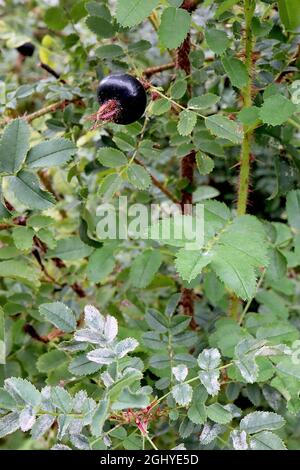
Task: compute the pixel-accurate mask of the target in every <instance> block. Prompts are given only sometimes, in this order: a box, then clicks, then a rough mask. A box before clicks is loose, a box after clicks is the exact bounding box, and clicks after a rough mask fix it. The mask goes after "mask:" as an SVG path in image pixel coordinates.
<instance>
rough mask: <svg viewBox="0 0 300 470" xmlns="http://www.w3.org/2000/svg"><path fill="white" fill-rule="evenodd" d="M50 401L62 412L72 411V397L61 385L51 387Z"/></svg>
mask: <svg viewBox="0 0 300 470" xmlns="http://www.w3.org/2000/svg"><path fill="white" fill-rule="evenodd" d="M51 402H52V404H53V405H54V406H56V407H57V408H58V409H59V410H61V411H62V412H63V413H70V412H71V411H72V405H73V400H72V397H71V395H70V394H69V393H68V392H67V390H65V389H64V388H63V387H59V386H57V387H53V388H52V389H51Z"/></svg>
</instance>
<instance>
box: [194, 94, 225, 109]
mask: <svg viewBox="0 0 300 470" xmlns="http://www.w3.org/2000/svg"><path fill="white" fill-rule="evenodd" d="M219 101H220V97H219V96H217V95H214V94H213V93H206V94H205V95H202V96H195V97H194V98H191V99H190V100H189V102H188V107H189V108H191V109H207V108H211V107H212V106H214V105H215V104H216V103H218V102H219Z"/></svg>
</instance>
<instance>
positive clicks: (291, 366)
mask: <svg viewBox="0 0 300 470" xmlns="http://www.w3.org/2000/svg"><path fill="white" fill-rule="evenodd" d="M295 352H296V358H295V360H294V361H293V357H292V358H290V357H286V358H284V359H282V361H280V362H279V363H278V364H277V366H276V368H277V370H279V371H280V372H281V373H282V374H285V375H289V376H291V377H294V378H296V379H298V380H300V363H299V358H298V356H299V353H298V354H297V351H295Z"/></svg>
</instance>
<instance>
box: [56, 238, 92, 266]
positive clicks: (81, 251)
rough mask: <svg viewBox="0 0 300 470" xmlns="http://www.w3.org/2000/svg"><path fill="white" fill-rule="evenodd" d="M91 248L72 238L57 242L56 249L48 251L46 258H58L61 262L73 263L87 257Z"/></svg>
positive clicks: (78, 239)
mask: <svg viewBox="0 0 300 470" xmlns="http://www.w3.org/2000/svg"><path fill="white" fill-rule="evenodd" d="M92 251H93V248H92V247H90V246H88V245H86V244H85V243H83V242H82V241H81V240H80V238H78V237H76V236H73V237H69V238H63V239H61V240H58V242H57V246H56V248H54V249H53V250H48V252H47V258H60V259H62V260H63V261H74V260H78V259H82V258H85V257H87V256H89V255H90V254H91V253H92Z"/></svg>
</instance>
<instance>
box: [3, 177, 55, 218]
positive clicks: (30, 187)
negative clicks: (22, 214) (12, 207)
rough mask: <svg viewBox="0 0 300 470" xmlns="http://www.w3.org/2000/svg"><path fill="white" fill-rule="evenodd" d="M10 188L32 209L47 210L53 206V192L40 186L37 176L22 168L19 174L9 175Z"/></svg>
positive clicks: (21, 201) (22, 202) (20, 200)
mask: <svg viewBox="0 0 300 470" xmlns="http://www.w3.org/2000/svg"><path fill="white" fill-rule="evenodd" d="M7 179H8V185H9V189H10V190H11V191H12V192H13V193H14V196H15V197H16V199H18V201H19V202H20V203H21V204H23V205H24V206H26V207H28V208H30V209H39V210H46V209H50V208H51V207H53V205H54V203H55V199H54V197H53V196H52V194H51V193H49V192H48V191H44V190H42V189H41V188H40V184H39V180H38V178H37V176H36V175H35V174H33V173H30V172H29V171H26V170H22V171H20V172H19V173H18V174H17V176H9V177H8V178H7Z"/></svg>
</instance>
